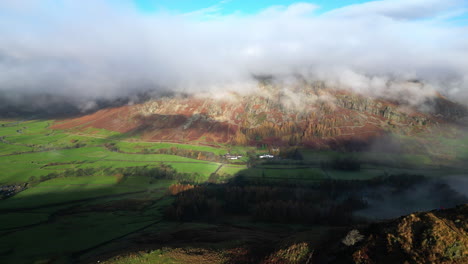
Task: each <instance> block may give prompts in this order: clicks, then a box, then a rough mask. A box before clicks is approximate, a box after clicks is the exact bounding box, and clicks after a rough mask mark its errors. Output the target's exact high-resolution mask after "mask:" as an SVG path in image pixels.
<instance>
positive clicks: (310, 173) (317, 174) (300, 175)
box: [239, 168, 326, 180]
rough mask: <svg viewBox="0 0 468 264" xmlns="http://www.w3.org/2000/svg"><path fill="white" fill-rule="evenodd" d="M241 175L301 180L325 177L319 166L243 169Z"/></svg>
mask: <svg viewBox="0 0 468 264" xmlns="http://www.w3.org/2000/svg"><path fill="white" fill-rule="evenodd" d="M239 175H243V176H246V177H247V178H265V179H284V180H287V179H299V180H321V179H325V177H326V175H325V174H324V172H323V171H322V170H320V169H317V168H300V169H287V170H278V169H269V168H250V169H247V170H242V171H241V172H240V173H239Z"/></svg>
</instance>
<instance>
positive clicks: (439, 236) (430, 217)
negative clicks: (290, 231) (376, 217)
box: [330, 204, 468, 264]
mask: <svg viewBox="0 0 468 264" xmlns="http://www.w3.org/2000/svg"><path fill="white" fill-rule="evenodd" d="M362 234H363V239H361V241H358V242H356V243H353V244H350V245H345V244H341V245H340V246H339V248H340V249H338V250H337V251H335V252H331V253H330V255H335V257H336V256H337V258H335V260H334V261H331V262H332V263H356V264H358V263H359V264H374V263H378V264H387V263H388V264H394V263H415V264H419V263H420V264H423V263H438V264H449V263H451V264H454V263H460V264H462V263H468V204H465V205H460V206H458V207H456V208H452V209H441V210H434V211H431V212H423V213H413V214H410V215H408V216H404V217H401V218H399V219H396V220H393V221H390V222H386V223H378V224H373V225H371V226H370V227H368V228H365V229H364V231H363V232H362Z"/></svg>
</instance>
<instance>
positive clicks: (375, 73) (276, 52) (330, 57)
mask: <svg viewBox="0 0 468 264" xmlns="http://www.w3.org/2000/svg"><path fill="white" fill-rule="evenodd" d="M115 2H117V1H115ZM115 2H114V3H113V4H111V1H91V0H83V1H68V0H60V1H52V0H44V1H26V0H15V1H13V0H6V1H2V2H1V3H0V19H1V20H2V26H1V27H0V35H1V36H2V39H1V41H0V99H3V101H7V102H9V103H10V104H14V103H13V102H15V101H17V102H19V103H25V101H27V100H31V99H30V98H34V96H32V95H37V94H45V95H53V96H59V97H61V98H67V100H68V101H67V103H68V102H72V103H74V104H76V106H77V107H78V108H79V109H81V108H83V109H85V110H86V109H88V108H92V106H93V102H95V101H96V100H113V99H115V98H122V97H127V96H133V95H135V94H138V93H142V92H147V91H171V92H182V93H200V92H209V93H217V92H221V91H225V90H226V89H235V90H237V91H241V92H242V91H250V90H251V87H252V85H255V83H256V81H257V80H256V79H255V78H254V76H275V77H276V78H278V79H288V78H290V77H291V76H300V77H301V78H303V79H305V80H307V81H313V80H322V81H325V82H326V83H327V84H328V85H330V86H333V87H339V88H344V89H350V90H353V91H357V92H360V93H363V94H369V95H372V96H378V97H384V98H388V99H393V100H403V101H404V102H405V103H409V104H412V105H418V104H421V103H423V102H424V101H425V100H426V98H428V97H431V96H434V94H435V92H440V93H442V94H444V95H446V96H448V97H449V98H451V99H454V100H457V101H459V102H462V103H466V101H468V60H467V58H468V28H467V27H466V26H463V25H461V24H460V23H457V22H456V21H457V18H458V17H460V16H461V15H463V14H466V9H467V6H466V2H465V1H458V0H448V1H447V0H445V1H439V0H430V1H421V0H404V1H403V0H396V1H387V0H385V1H374V2H369V3H365V4H358V5H351V6H347V7H343V8H340V9H335V10H332V11H329V12H325V13H320V7H318V6H316V5H314V4H310V3H296V4H292V5H290V6H274V7H269V8H266V9H265V10H262V11H261V12H258V13H256V14H242V13H239V12H236V13H232V14H221V13H218V12H220V11H219V10H220V9H222V4H221V6H220V7H217V8H207V9H203V10H200V11H197V12H192V13H189V14H180V13H171V12H159V13H153V14H142V13H140V12H138V11H137V10H136V9H135V8H134V7H133V6H132V5H131V2H130V1H119V3H118V4H116V3H115ZM408 80H411V81H414V80H418V81H420V82H421V83H417V82H410V83H409V82H407V81H408ZM12 97H15V98H16V99H15V100H11V98H12ZM26 103H27V102H26ZM17 105H18V104H17ZM45 105H47V101H45Z"/></svg>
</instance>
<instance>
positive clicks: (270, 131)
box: [52, 82, 466, 150]
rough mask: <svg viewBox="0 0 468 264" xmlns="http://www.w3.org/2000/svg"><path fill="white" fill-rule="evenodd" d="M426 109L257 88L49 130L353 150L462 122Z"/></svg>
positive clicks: (301, 88)
mask: <svg viewBox="0 0 468 264" xmlns="http://www.w3.org/2000/svg"><path fill="white" fill-rule="evenodd" d="M427 106H428V108H429V109H430V110H428V111H425V112H422V111H420V110H419V109H416V108H414V107H411V106H409V105H406V104H399V103H398V102H391V101H389V100H383V99H378V98H371V97H368V96H367V97H366V96H363V95H360V94H357V93H353V92H350V91H345V90H338V89H332V88H327V87H325V86H324V85H323V83H319V82H318V83H313V84H301V85H296V86H294V87H293V88H288V89H285V88H281V87H277V86H275V85H272V84H261V85H260V86H259V89H258V90H257V91H255V92H252V93H251V94H247V95H245V94H239V93H233V92H232V93H226V94H225V96H222V97H216V98H215V97H213V96H205V97H200V96H198V97H194V96H185V97H181V96H179V97H165V98H158V99H153V100H150V101H147V102H145V103H141V104H136V105H126V106H121V107H117V108H107V109H103V110H100V111H97V112H95V113H93V114H90V115H85V116H81V117H77V118H71V119H66V120H61V121H59V122H56V123H55V125H54V126H53V127H52V128H55V129H74V130H78V131H85V130H86V129H88V128H100V129H106V130H112V131H116V132H120V133H125V134H126V135H128V136H137V137H139V138H141V139H142V140H145V141H173V142H184V143H187V142H199V143H205V144H214V143H228V144H232V145H257V146H259V145H263V144H267V145H269V146H295V145H302V146H307V147H313V148H330V147H331V148H335V149H337V148H345V149H347V150H355V149H359V148H360V147H362V145H365V144H366V143H367V142H369V141H371V140H372V139H373V138H375V137H377V136H380V135H384V134H387V133H393V134H398V135H418V134H421V133H427V132H428V133H431V132H432V131H435V130H437V128H438V127H440V126H445V124H448V123H450V122H452V121H454V120H457V119H459V118H461V117H463V116H465V115H466V109H465V108H464V107H462V106H460V105H458V104H455V103H452V102H450V101H448V100H447V99H445V98H444V97H442V96H438V97H437V96H436V97H434V98H433V99H432V100H431V101H428V103H427Z"/></svg>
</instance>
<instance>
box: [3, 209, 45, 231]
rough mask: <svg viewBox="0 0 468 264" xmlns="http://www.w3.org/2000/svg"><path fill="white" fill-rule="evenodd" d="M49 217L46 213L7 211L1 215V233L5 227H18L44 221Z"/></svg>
mask: <svg viewBox="0 0 468 264" xmlns="http://www.w3.org/2000/svg"><path fill="white" fill-rule="evenodd" d="M48 218H49V214H46V213H30V212H28V213H7V214H1V215H0V223H2V225H1V226H0V233H1V232H2V230H5V229H12V228H18V227H22V226H27V225H32V224H36V223H40V222H43V221H45V220H47V219H48Z"/></svg>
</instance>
